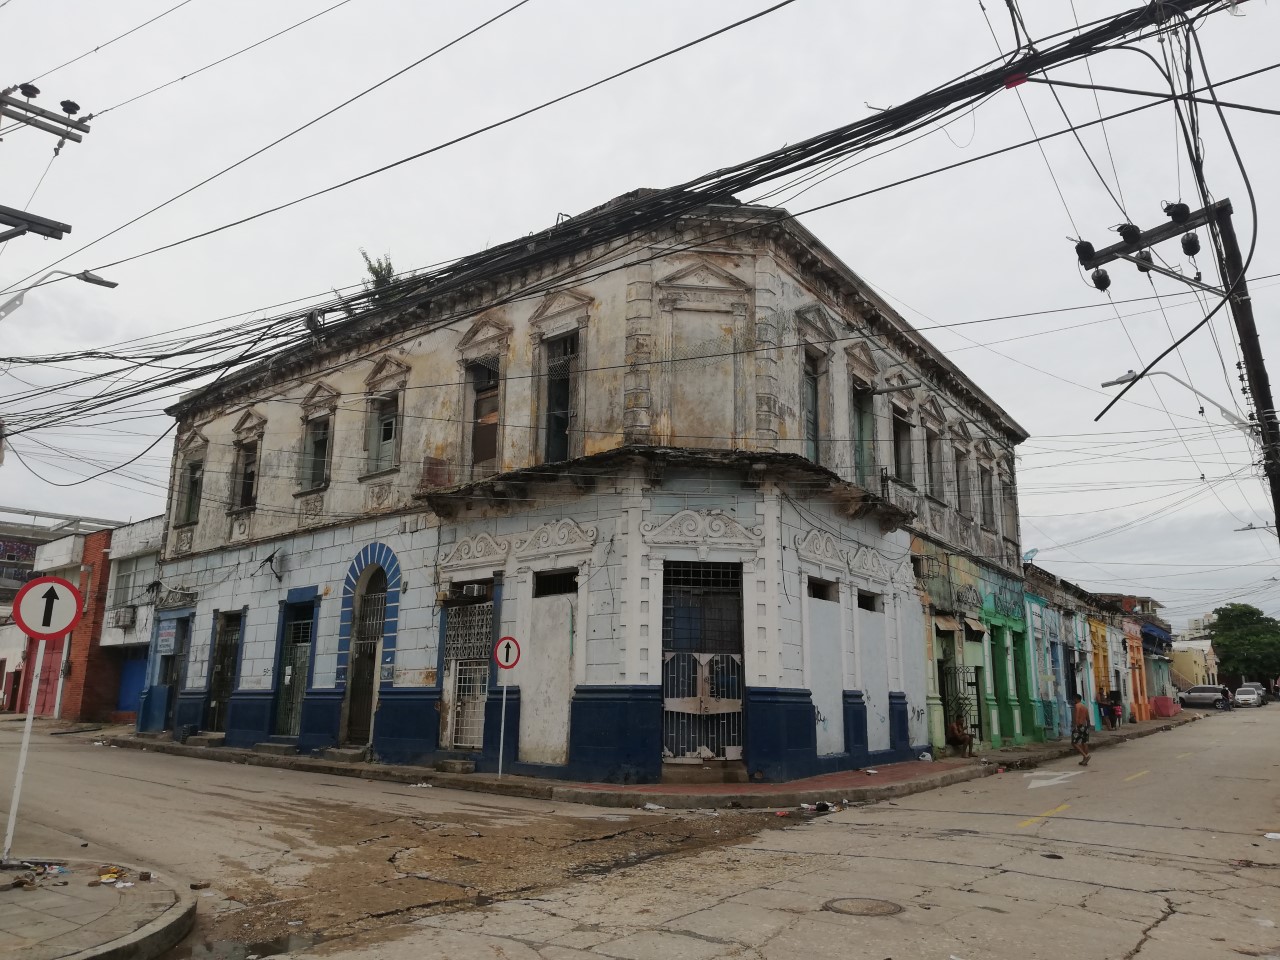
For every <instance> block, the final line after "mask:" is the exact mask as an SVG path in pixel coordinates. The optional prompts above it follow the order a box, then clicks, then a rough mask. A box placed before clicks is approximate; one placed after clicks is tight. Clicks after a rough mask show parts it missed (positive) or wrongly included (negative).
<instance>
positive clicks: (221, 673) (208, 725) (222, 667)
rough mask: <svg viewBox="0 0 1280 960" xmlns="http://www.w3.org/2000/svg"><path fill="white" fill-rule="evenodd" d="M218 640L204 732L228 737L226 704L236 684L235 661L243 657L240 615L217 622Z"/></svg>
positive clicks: (210, 671) (215, 644) (216, 638)
mask: <svg viewBox="0 0 1280 960" xmlns="http://www.w3.org/2000/svg"><path fill="white" fill-rule="evenodd" d="M217 626H218V630H217V636H216V637H214V640H213V656H212V657H211V658H210V661H209V706H208V709H207V710H206V711H205V717H204V729H205V730H208V731H210V732H212V733H225V732H226V729H227V704H228V703H229V702H230V701H231V693H232V690H233V688H234V687H235V683H236V661H237V660H238V659H239V654H240V614H238V613H224V614H222V616H220V617H219V618H218V624H217Z"/></svg>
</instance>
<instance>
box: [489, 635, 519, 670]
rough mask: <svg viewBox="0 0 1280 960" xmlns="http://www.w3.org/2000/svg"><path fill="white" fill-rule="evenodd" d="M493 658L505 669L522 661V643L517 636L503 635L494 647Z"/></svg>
mask: <svg viewBox="0 0 1280 960" xmlns="http://www.w3.org/2000/svg"><path fill="white" fill-rule="evenodd" d="M493 660H494V662H495V663H496V664H497V665H498V666H499V667H501V668H502V669H503V670H510V669H511V668H512V667H514V666H515V665H516V664H517V663H519V662H520V643H519V641H517V640H516V638H515V637H503V638H502V639H501V640H499V641H498V643H497V644H496V645H495V646H494V648H493Z"/></svg>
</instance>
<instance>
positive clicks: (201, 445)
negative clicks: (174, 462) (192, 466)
mask: <svg viewBox="0 0 1280 960" xmlns="http://www.w3.org/2000/svg"><path fill="white" fill-rule="evenodd" d="M208 448H209V439H208V438H207V437H206V436H205V435H204V434H203V433H201V432H200V431H199V430H192V431H190V432H188V433H187V434H186V436H184V437H183V438H182V439H181V440H179V441H178V455H179V456H180V457H184V458H187V457H192V456H194V457H195V458H196V459H199V457H200V455H201V454H202V453H203V452H204V451H205V450H207V449H208Z"/></svg>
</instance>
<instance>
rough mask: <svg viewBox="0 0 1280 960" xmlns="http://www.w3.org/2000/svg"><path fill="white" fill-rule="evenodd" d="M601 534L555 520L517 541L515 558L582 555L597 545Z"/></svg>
mask: <svg viewBox="0 0 1280 960" xmlns="http://www.w3.org/2000/svg"><path fill="white" fill-rule="evenodd" d="M598 536H599V533H598V532H597V531H596V530H595V529H594V528H590V529H588V528H584V527H581V526H579V525H578V524H577V523H576V522H575V521H573V520H569V519H565V520H553V521H551V522H550V523H544V524H543V525H542V526H540V527H538V528H537V529H535V530H534V531H533V532H531V533H529V534H528V535H527V536H524V537H520V538H518V539H517V541H516V546H515V554H514V555H515V556H517V557H521V558H524V557H532V556H542V555H544V554H562V553H581V552H585V551H588V550H590V549H591V548H592V547H594V546H595V544H596V538H597V537H598Z"/></svg>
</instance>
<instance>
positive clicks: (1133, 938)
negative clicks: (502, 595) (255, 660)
mask: <svg viewBox="0 0 1280 960" xmlns="http://www.w3.org/2000/svg"><path fill="white" fill-rule="evenodd" d="M18 726H19V725H17V724H12V723H6V724H3V725H0V778H2V779H0V784H6V785H7V784H8V783H9V782H10V781H11V778H12V764H13V759H14V756H15V754H16V742H17V729H18ZM37 744H38V749H37V750H36V751H35V752H34V753H33V756H32V760H31V763H30V766H29V770H28V786H27V792H26V794H25V798H26V802H24V805H23V817H22V820H21V821H20V823H21V826H20V829H19V833H18V837H19V841H18V844H17V850H18V852H19V853H22V852H26V853H34V852H39V853H42V854H49V855H60V854H62V855H70V856H84V855H91V856H92V857H93V858H95V859H97V858H102V859H110V858H112V857H117V858H121V859H125V860H130V861H132V862H135V863H138V862H140V861H143V860H145V861H148V862H149V863H151V864H154V865H156V866H157V867H159V868H160V869H164V870H168V871H170V872H171V873H172V874H173V875H174V876H175V877H176V878H179V879H186V878H192V879H196V878H199V879H206V878H208V879H213V880H214V882H215V884H217V883H218V881H219V879H220V878H221V877H225V876H226V875H228V874H229V873H233V872H236V871H240V870H248V871H251V872H256V873H258V874H260V875H261V876H264V877H272V876H277V875H278V877H279V878H280V879H281V880H282V881H283V882H289V881H290V878H293V879H294V880H296V879H297V878H298V877H299V876H301V874H302V873H303V872H305V871H304V867H305V866H306V865H307V864H308V863H309V864H311V866H312V867H314V861H315V859H316V858H315V857H303V858H301V859H300V858H299V849H298V848H299V844H300V842H302V841H305V842H306V843H310V844H311V848H312V852H313V853H316V854H317V856H318V857H319V859H320V860H323V859H324V857H329V856H333V855H334V851H341V850H356V851H358V850H359V849H361V846H360V844H361V843H362V842H367V841H356V840H353V839H352V838H353V837H354V836H355V834H353V833H351V832H350V831H346V832H343V831H341V830H339V831H338V833H337V835H336V836H335V837H326V835H325V833H324V829H323V825H319V826H317V823H316V822H315V819H314V818H315V816H316V814H315V811H316V810H319V811H320V814H319V818H320V819H321V820H325V821H328V820H335V822H336V818H337V811H340V810H343V809H348V808H357V809H359V810H360V811H361V814H362V816H363V817H364V818H365V820H367V821H368V823H364V822H362V824H361V829H366V830H367V828H368V827H369V826H372V825H374V824H375V823H376V822H378V818H379V817H380V816H382V815H383V814H386V816H382V819H383V820H387V819H391V818H395V817H400V816H405V815H408V816H412V817H414V818H416V820H415V822H417V823H421V822H422V818H424V817H429V818H432V819H431V821H430V822H431V823H432V824H433V825H434V826H439V824H441V823H449V822H452V821H453V819H455V818H457V817H458V816H461V815H464V814H465V816H483V817H484V818H486V821H487V822H491V823H494V824H496V825H498V827H500V828H501V829H500V830H498V831H497V833H495V836H497V835H498V834H501V833H502V831H503V830H505V831H507V834H506V835H509V836H515V835H516V833H519V834H520V835H521V836H524V835H526V834H528V833H529V832H530V830H533V831H534V832H537V830H538V829H542V826H545V825H547V824H550V823H551V822H552V821H553V820H554V819H555V818H564V817H566V816H567V817H568V819H569V820H571V821H573V822H574V823H578V824H587V825H602V824H603V825H607V824H609V823H612V822H614V821H611V820H610V819H609V818H611V817H613V818H617V817H618V811H601V810H593V809H590V808H566V806H565V805H554V804H548V803H544V802H541V801H527V800H513V799H508V798H488V797H478V796H476V795H474V794H454V793H451V792H450V791H443V790H430V791H426V790H415V789H414V788H411V787H405V786H400V785H394V784H382V783H367V782H362V781H358V780H351V781H338V780H336V779H335V778H330V777H325V776H321V775H314V774H299V773H293V772H287V771H278V770H270V769H263V768H250V767H242V766H237V765H232V764H221V763H208V762H205V761H199V760H190V759H185V758H179V757H167V756H157V755H153V754H149V753H137V752H134V751H123V750H115V749H111V748H106V747H94V746H92V745H91V744H89V743H73V742H68V741H67V739H66V738H52V737H48V736H43V737H38V738H37ZM1278 786H1280V706H1278V705H1271V706H1268V707H1264V708H1261V709H1253V710H1238V711H1235V712H1234V713H1231V714H1213V715H1211V716H1207V717H1206V718H1205V720H1204V721H1203V722H1199V723H1194V724H1190V725H1187V726H1183V727H1180V728H1178V729H1176V730H1174V731H1171V732H1168V733H1162V734H1159V735H1157V736H1153V737H1147V738H1145V739H1142V740H1137V741H1133V742H1131V743H1128V744H1124V745H1122V746H1119V747H1116V748H1113V749H1109V750H1105V751H1100V752H1099V753H1097V754H1096V755H1095V759H1094V760H1093V762H1092V763H1091V765H1090V766H1089V767H1087V768H1081V767H1080V766H1078V765H1077V764H1076V763H1075V762H1074V761H1072V760H1064V761H1057V762H1054V763H1052V764H1049V765H1048V766H1046V767H1042V768H1039V769H1037V770H1034V771H1029V772H1022V771H1011V772H1009V773H1006V774H1003V775H1000V776H994V777H988V778H985V779H982V780H977V781H972V782H970V783H966V784H960V785H957V786H954V787H948V788H944V789H942V790H937V791H934V792H931V793H926V794H919V795H916V796H913V797H908V798H904V799H902V800H899V801H892V802H882V803H877V804H873V805H869V806H864V807H857V808H852V809H848V810H846V811H844V812H842V813H838V814H833V815H830V816H826V817H822V818H819V819H816V820H813V821H811V822H808V823H804V824H798V825H796V826H794V827H792V828H790V829H785V830H766V831H763V832H761V833H759V835H757V836H753V837H749V838H747V839H745V840H742V841H740V842H737V843H734V844H726V845H718V846H704V847H703V848H702V849H701V850H700V851H697V852H694V853H692V854H690V853H688V852H687V851H686V850H684V849H683V848H677V847H673V850H676V849H679V850H680V852H681V853H682V855H680V856H655V857H653V858H651V859H643V858H641V862H637V863H636V865H634V866H627V865H626V864H625V858H624V861H623V863H622V864H619V863H617V862H616V861H613V862H612V865H611V866H610V867H609V868H608V869H602V870H598V871H596V870H592V871H576V872H571V875H567V879H565V880H564V881H563V882H561V883H559V884H550V885H547V886H544V887H540V888H539V889H537V891H536V892H530V893H527V894H525V895H524V896H523V898H515V899H504V900H500V901H499V902H494V903H489V904H487V905H478V904H480V903H483V901H478V902H472V901H463V900H458V901H456V902H454V903H453V905H452V906H450V907H449V908H448V909H443V910H435V911H426V912H428V913H433V915H430V916H421V915H420V913H415V912H414V911H407V912H404V913H402V914H400V915H398V916H396V917H394V918H392V917H389V918H388V924H384V925H383V926H381V927H379V928H378V929H369V930H367V932H361V933H356V934H355V935H354V936H350V937H347V938H345V939H342V940H338V941H336V942H331V943H329V944H327V945H326V946H325V947H324V952H325V954H326V956H328V957H331V958H340V960H346V958H348V957H350V958H354V957H373V956H377V957H379V958H387V960H396V958H398V957H401V956H403V957H405V958H410V957H412V958H418V957H422V956H447V957H450V958H457V960H466V958H471V957H485V958H490V957H492V958H498V957H502V958H504V960H523V958H530V960H533V958H538V960H587V958H594V960H599V958H600V957H615V958H629V960H647V958H651V957H652V958H654V960H658V958H661V960H680V958H689V960H703V958H712V957H743V958H761V960H763V958H770V960H772V958H778V960H782V958H787V960H791V958H803V960H825V958H837V957H838V958H840V960H848V958H862V957H865V958H871V960H881V958H892V960H910V958H928V960H951V958H958V960H992V958H1010V960H1013V958H1017V960H1029V958H1042V957H1043V958H1055V960H1057V958H1064V957H1067V958H1071V960H1090V958H1107V960H1117V958H1133V957H1140V958H1155V960H1183V958H1186V960H1191V958H1195V960H1203V958H1206V957H1215V958H1217V957H1225V958H1231V957H1277V958H1280V926H1277V924H1280V890H1278V889H1277V886H1280V841H1275V840H1267V839H1264V836H1263V835H1264V834H1265V833H1268V832H1280V790H1278V789H1277V787H1278ZM6 792H7V789H6ZM0 795H2V794H0ZM308 817H311V818H312V819H308ZM706 819H707V820H708V821H709V820H710V819H711V818H706ZM264 823H265V824H266V828H265V829H263V827H264ZM304 825H305V829H304ZM540 825H541V826H540ZM335 829H336V827H335ZM548 829H549V828H548ZM511 831H516V833H512V832H511ZM521 831H523V832H522V833H521ZM384 832H386V831H384ZM471 832H475V833H482V832H484V831H483V830H480V831H471ZM615 833H616V831H615ZM304 834H305V836H304ZM434 836H442V837H444V836H453V834H449V833H448V831H445V833H442V834H441V833H438V834H436V835H433V836H431V837H427V838H426V839H424V840H422V841H420V843H421V844H422V846H420V847H415V848H414V849H413V851H410V853H409V854H407V856H408V857H409V858H410V859H412V858H413V857H419V856H426V855H427V854H428V853H430V852H432V851H434V850H435V849H436V848H437V847H443V846H447V845H448V844H449V843H452V842H454V841H452V840H445V839H441V840H437V839H434V838H433V837H434ZM609 836H614V833H610V834H609ZM300 838H302V841H300ZM82 842H88V843H90V844H91V846H90V847H89V848H87V849H86V848H82V847H80V844H81V843H82ZM392 842H398V841H392ZM547 849H548V850H550V849H551V846H548V847H547ZM556 849H560V848H559V847H557V848H556ZM502 850H503V847H502V846H501V845H499V846H497V847H494V848H491V850H490V852H489V853H488V854H487V856H489V857H491V858H492V859H493V861H494V862H493V863H492V864H490V866H495V867H496V866H501V861H502V859H503V856H504V855H503V853H502ZM357 855H358V854H357ZM397 856H400V854H397V853H393V854H392V860H393V861H394V860H395V859H396V857H397ZM548 856H550V854H548ZM455 857H456V855H455ZM372 859H377V860H378V861H379V862H382V861H385V859H386V856H385V854H384V853H383V852H382V851H379V853H378V854H377V855H376V857H374V858H372ZM400 869H401V870H402V871H404V870H407V869H408V868H406V867H402V868H400ZM433 869H434V867H433ZM467 869H475V866H474V865H471V866H468V868H467ZM211 874H212V876H211ZM401 876H405V877H418V876H420V874H413V873H403V872H402V873H401ZM513 896H515V897H519V894H514V895H513ZM233 907H238V904H235V905H233ZM868 912H870V913H871V914H872V915H867V914H868ZM415 916H417V919H416V920H413V922H412V923H405V922H404V921H406V920H410V919H412V918H414V917H415Z"/></svg>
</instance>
